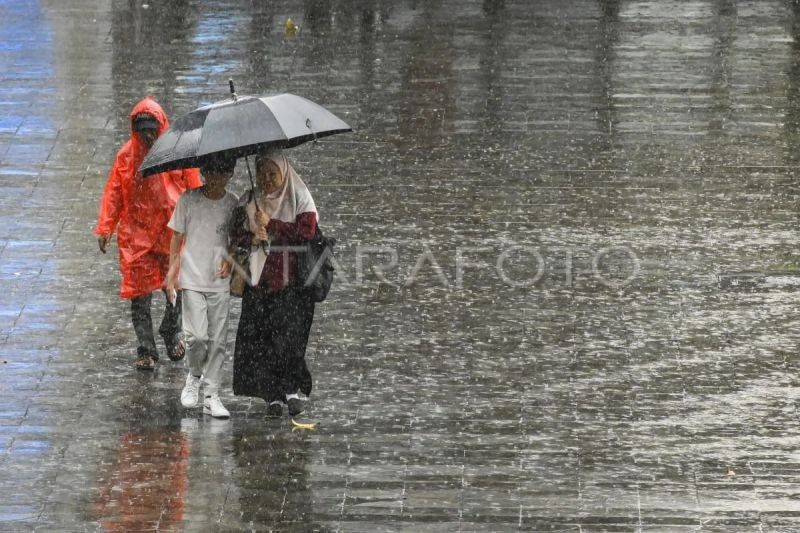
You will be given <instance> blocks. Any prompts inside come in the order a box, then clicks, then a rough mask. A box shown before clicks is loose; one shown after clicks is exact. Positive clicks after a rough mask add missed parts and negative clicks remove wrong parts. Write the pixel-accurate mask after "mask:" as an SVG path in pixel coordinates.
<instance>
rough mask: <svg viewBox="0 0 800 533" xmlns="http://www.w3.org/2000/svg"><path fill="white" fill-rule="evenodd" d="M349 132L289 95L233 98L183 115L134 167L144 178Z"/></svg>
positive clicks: (316, 108) (321, 111)
mask: <svg viewBox="0 0 800 533" xmlns="http://www.w3.org/2000/svg"><path fill="white" fill-rule="evenodd" d="M348 131H353V130H352V128H351V127H350V126H348V125H347V123H345V122H344V121H343V120H342V119H340V118H339V117H337V116H336V115H334V114H333V113H331V112H330V111H328V110H327V109H325V108H324V107H322V106H321V105H318V104H315V103H314V102H312V101H311V100H307V99H305V98H303V97H302V96H297V95H294V94H288V93H285V94H279V95H276V96H264V97H254V96H240V97H236V96H234V97H233V98H231V99H228V100H223V101H221V102H216V103H213V104H210V105H207V106H204V107H201V108H198V109H195V110H194V111H192V112H191V113H189V114H188V115H185V116H183V117H181V118H179V119H178V120H176V121H174V122H173V123H172V126H171V127H170V128H169V129H168V130H167V131H166V132H164V134H163V135H161V136H160V137H159V138H158V139H157V140H156V142H155V144H153V146H152V148H150V151H149V152H148V153H147V156H146V157H145V159H144V161H143V162H142V165H141V167H139V170H140V171H141V172H142V175H144V176H149V175H151V174H155V173H157V172H163V171H165V170H173V169H177V168H190V167H196V166H200V164H201V163H202V161H203V159H204V158H205V157H209V156H212V155H214V154H219V153H229V154H231V155H234V156H236V157H243V156H246V155H252V154H256V153H258V152H259V151H261V150H262V149H264V148H266V147H268V146H280V147H284V148H289V147H292V146H297V145H298V144H302V143H304V142H307V141H311V140H316V139H318V138H320V137H327V136H328V135H334V134H336V133H345V132H348Z"/></svg>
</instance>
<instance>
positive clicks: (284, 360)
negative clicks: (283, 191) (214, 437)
mask: <svg viewBox="0 0 800 533" xmlns="http://www.w3.org/2000/svg"><path fill="white" fill-rule="evenodd" d="M246 216H247V215H246V213H245V212H244V209H242V208H237V211H236V212H235V213H234V217H233V223H232V224H231V226H232V229H231V242H232V243H235V244H236V245H239V246H245V247H247V248H249V246H250V242H251V239H252V234H250V232H249V231H246V230H244V229H243V228H244V226H245V224H244V221H245V220H246ZM279 244H280V243H279ZM283 244H295V243H283ZM270 255H272V254H270ZM281 255H283V254H281ZM290 255H291V254H290ZM275 259H276V260H278V259H279V258H278V257H277V256H276V257H275ZM271 263H272V267H273V269H272V270H276V269H277V271H278V272H281V271H282V267H281V266H280V264H279V263H276V262H275V261H271ZM294 263H295V261H294V260H293V261H291V266H292V269H294V266H293V265H294ZM269 270H270V269H269V268H268V267H267V266H265V271H264V273H263V274H262V278H261V280H260V281H259V284H258V285H257V286H256V287H250V286H247V287H246V288H245V292H244V295H243V296H242V313H241V317H240V318H239V328H238V330H237V332H236V348H235V350H234V355H233V393H234V394H236V395H239V396H252V397H257V398H263V399H264V400H266V401H267V402H268V403H269V402H272V401H281V402H283V401H285V400H286V395H287V394H294V393H297V392H302V393H303V394H305V395H309V394H311V387H312V382H311V373H310V372H309V370H308V366H307V365H306V359H305V355H306V346H307V344H308V336H309V333H310V331H311V323H312V322H313V320H314V301H313V300H312V298H311V296H310V294H309V293H308V292H307V290H306V289H304V288H303V287H302V286H301V285H299V284H298V283H297V282H296V280H293V281H292V282H291V283H290V284H289V285H288V286H286V287H284V288H281V289H280V290H274V287H270V283H269V279H267V278H268V275H269ZM294 277H295V278H296V275H295V276H294Z"/></svg>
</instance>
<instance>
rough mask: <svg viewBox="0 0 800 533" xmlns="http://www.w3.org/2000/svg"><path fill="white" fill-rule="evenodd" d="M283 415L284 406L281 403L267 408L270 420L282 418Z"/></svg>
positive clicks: (275, 403) (273, 403) (274, 403)
mask: <svg viewBox="0 0 800 533" xmlns="http://www.w3.org/2000/svg"><path fill="white" fill-rule="evenodd" d="M282 414H283V405H281V402H272V403H271V404H269V405H268V406H267V417H268V418H280V416H281V415H282Z"/></svg>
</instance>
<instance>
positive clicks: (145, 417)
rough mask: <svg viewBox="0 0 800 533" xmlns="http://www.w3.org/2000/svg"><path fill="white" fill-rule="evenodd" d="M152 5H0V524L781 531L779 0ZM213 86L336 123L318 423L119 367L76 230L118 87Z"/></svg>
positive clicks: (791, 16)
mask: <svg viewBox="0 0 800 533" xmlns="http://www.w3.org/2000/svg"><path fill="white" fill-rule="evenodd" d="M145 5H146V4H143V3H142V2H140V1H135V0H132V1H130V2H127V1H121V0H115V1H113V2H103V1H100V0H86V1H81V2H78V1H77V0H59V1H56V0H38V1H24V0H10V1H6V2H3V3H2V4H0V43H2V44H1V45H0V67H1V68H0V93H1V94H2V96H0V294H1V295H2V296H0V531H30V530H36V531H97V530H107V531H144V530H159V531H181V530H182V531H240V530H245V531H247V530H255V531H364V532H366V531H370V532H373V531H411V532H421V531H437V532H438V531H509V530H517V529H522V530H532V531H570V532H573V531H574V532H587V531H637V532H638V531H717V532H738V531H786V532H789V531H797V530H798V529H800V456H799V455H798V452H797V449H798V445H800V437H798V433H800V423H798V420H797V418H798V413H797V403H798V398H799V397H800V383H798V379H797V371H798V356H797V345H798V333H797V330H798V325H800V324H798V319H797V313H796V310H797V306H796V304H795V302H796V292H797V290H796V288H797V279H798V277H797V274H798V271H799V270H800V262H798V257H797V245H798V238H797V231H796V226H797V195H798V187H797V182H796V180H797V174H798V168H800V166H798V165H799V164H800V161H799V160H800V157H798V155H797V150H796V147H797V145H798V139H799V138H800V55H798V54H800V44H798V38H800V9H798V8H797V4H796V3H794V2H790V1H783V0H753V1H734V0H705V1H703V0H696V1H681V2H678V1H664V2H661V1H634V0H620V1H613V0H609V1H588V0H586V1H579V0H576V1H575V2H561V1H557V0H547V1H541V2H535V3H534V2H527V1H521V0H518V1H512V0H505V1H503V0H485V1H483V2H477V1H474V2H456V1H445V0H440V1H437V0H432V1H430V2H414V1H411V0H408V1H400V2H393V1H389V0H365V1H360V2H356V1H347V0H309V1H305V2H299V1H298V2H288V1H278V2H269V3H267V2H250V1H246V0H228V1H200V0H192V1H188V0H176V1H174V2H169V3H167V2H164V3H162V2H152V3H151V4H149V5H147V7H145ZM287 18H291V19H292V20H293V21H294V22H295V23H296V24H298V25H299V26H300V31H299V32H298V33H297V34H296V35H294V36H291V35H287V33H286V31H285V22H286V19H287ZM228 77H233V78H234V79H235V80H237V85H238V89H239V92H240V93H241V94H261V93H274V92H292V93H296V94H301V95H304V96H306V97H309V98H311V99H313V100H315V101H317V102H320V103H322V104H323V105H326V106H327V107H329V108H330V109H331V110H332V111H334V112H335V113H337V114H338V115H340V116H341V117H342V118H344V119H345V120H346V121H348V122H349V123H350V124H351V125H352V126H353V127H354V129H355V130H356V133H354V134H352V135H341V136H337V137H332V138H330V139H329V140H325V141H322V142H319V143H318V144H317V145H313V146H312V145H308V146H303V147H300V148H297V149H294V150H293V151H292V154H291V155H292V158H293V161H294V162H295V163H296V165H295V166H296V168H297V169H298V172H299V173H300V174H301V176H303V178H304V179H305V181H306V182H307V183H308V184H309V187H310V189H311V191H312V194H313V195H314V197H315V200H316V203H317V206H318V207H319V210H320V216H321V224H322V227H323V229H325V230H326V231H327V232H328V233H330V234H332V235H334V236H336V237H337V238H338V240H339V242H340V246H339V250H338V256H337V259H338V262H339V277H338V278H337V281H336V284H335V285H334V288H333V291H332V294H331V296H330V298H329V300H328V301H327V302H325V303H324V304H321V305H320V306H318V308H317V314H316V320H315V323H314V326H313V329H312V338H311V341H310V347H309V352H308V356H307V357H308V360H309V365H310V367H311V370H312V373H313V374H314V376H315V390H314V393H313V395H312V400H313V402H312V408H311V410H310V412H309V416H310V417H311V418H313V419H314V420H316V421H318V422H319V427H318V429H317V430H316V431H313V432H309V431H306V432H303V431H294V432H293V431H291V427H290V425H289V423H288V421H287V420H286V419H283V420H277V421H271V420H267V419H265V405H264V404H263V402H258V401H248V400H245V399H242V398H235V397H233V396H232V394H231V393H230V368H231V364H230V361H229V362H228V363H227V364H226V370H227V372H226V374H225V375H226V381H225V383H224V385H225V389H224V390H226V391H228V392H225V393H223V395H222V396H223V400H224V401H225V403H226V405H227V407H228V408H229V409H230V410H231V412H232V418H231V420H229V421H218V420H212V419H210V418H209V417H203V416H202V415H201V414H199V413H197V412H196V411H186V410H184V409H183V408H181V407H180V403H179V392H180V388H181V386H182V383H183V379H184V375H185V374H184V370H183V367H182V365H181V364H175V363H170V362H168V361H167V360H166V358H165V357H162V363H160V364H159V366H158V368H157V370H156V371H155V372H154V373H149V374H148V373H137V372H135V371H134V370H133V369H132V368H131V366H130V363H131V361H132V359H133V357H134V338H133V330H132V327H131V325H130V317H129V307H128V305H127V302H125V301H122V300H120V299H119V298H118V296H117V286H118V279H119V278H118V273H117V266H116V261H115V258H114V254H113V253H112V254H109V255H106V256H102V255H101V254H100V253H99V252H98V251H97V246H96V242H95V240H94V238H93V236H92V234H91V230H92V227H93V225H94V222H95V216H96V211H97V203H98V199H99V196H100V194H101V191H102V187H103V184H104V182H105V177H106V173H107V171H108V168H109V166H110V164H111V162H112V160H113V157H114V153H115V151H116V150H117V148H118V147H119V146H120V144H121V143H122V142H123V141H124V140H125V139H126V138H127V136H128V133H129V132H128V123H127V115H128V112H129V110H130V108H131V106H132V105H133V104H134V103H135V102H136V101H138V99H140V98H141V97H142V96H143V95H145V94H148V93H151V94H153V95H155V97H156V98H157V99H158V100H159V102H160V103H161V105H162V106H163V107H164V108H165V110H167V112H168V113H169V114H170V116H171V117H172V118H175V117H177V116H179V115H180V114H182V113H185V112H188V111H189V110H191V109H193V108H194V107H196V106H198V105H201V104H203V103H208V102H212V101H215V100H218V99H222V98H225V97H226V92H227V79H228ZM245 182H246V174H245V171H244V168H243V166H242V165H240V166H239V168H238V170H237V177H236V178H235V180H234V182H233V184H232V187H231V188H232V189H233V190H234V191H236V192H237V193H238V192H241V191H242V190H243V189H244V186H245ZM115 250H116V249H115V248H114V253H115ZM159 297H160V296H159ZM238 314H239V305H238V304H236V305H234V309H233V320H232V325H231V327H232V328H235V327H236V322H237V319H238ZM155 318H156V320H157V319H158V318H159V317H158V316H156V317H155ZM234 337H235V335H234V334H233V331H232V332H231V334H230V335H229V339H230V341H229V342H230V346H229V348H230V350H229V351H230V353H232V347H233V340H234ZM162 353H163V352H162Z"/></svg>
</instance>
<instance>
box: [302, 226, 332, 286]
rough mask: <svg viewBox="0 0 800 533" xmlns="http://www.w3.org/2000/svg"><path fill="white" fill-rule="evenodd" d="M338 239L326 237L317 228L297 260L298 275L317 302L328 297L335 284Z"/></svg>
mask: <svg viewBox="0 0 800 533" xmlns="http://www.w3.org/2000/svg"><path fill="white" fill-rule="evenodd" d="M335 245H336V239H334V238H333V237H326V236H325V235H323V234H322V231H320V229H319V226H317V232H316V234H315V235H314V237H313V238H312V239H311V240H310V241H308V243H307V244H306V247H307V250H306V252H305V253H303V252H300V253H299V254H298V258H297V274H298V277H299V279H300V281H302V282H303V286H304V287H305V289H306V290H307V291H308V292H309V294H310V295H311V299H312V300H314V301H315V302H322V301H324V300H325V298H327V297H328V291H330V290H331V284H332V283H333V270H334V269H333V247H334V246H335Z"/></svg>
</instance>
